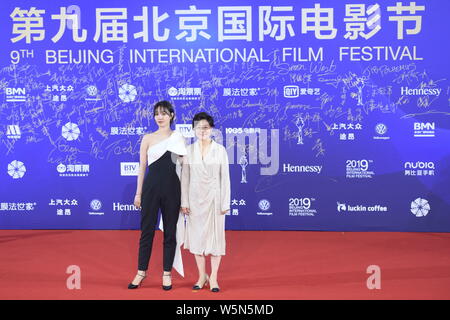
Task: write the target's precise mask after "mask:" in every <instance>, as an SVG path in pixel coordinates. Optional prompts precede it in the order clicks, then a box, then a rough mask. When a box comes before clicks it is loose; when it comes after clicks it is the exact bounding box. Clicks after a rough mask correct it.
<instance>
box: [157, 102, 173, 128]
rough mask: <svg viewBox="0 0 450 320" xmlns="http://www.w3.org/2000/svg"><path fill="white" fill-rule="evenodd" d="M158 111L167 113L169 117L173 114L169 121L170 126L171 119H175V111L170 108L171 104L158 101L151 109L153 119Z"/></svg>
mask: <svg viewBox="0 0 450 320" xmlns="http://www.w3.org/2000/svg"><path fill="white" fill-rule="evenodd" d="M158 109H162V110H163V111H166V112H167V113H169V115H170V114H171V113H173V114H174V116H173V117H172V118H171V119H170V124H172V122H173V119H174V118H175V110H174V108H173V106H172V104H171V103H170V102H169V101H166V100H163V101H158V102H157V103H156V104H155V106H154V107H153V117H156V111H157V110H158Z"/></svg>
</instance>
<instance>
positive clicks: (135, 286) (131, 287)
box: [128, 273, 147, 289]
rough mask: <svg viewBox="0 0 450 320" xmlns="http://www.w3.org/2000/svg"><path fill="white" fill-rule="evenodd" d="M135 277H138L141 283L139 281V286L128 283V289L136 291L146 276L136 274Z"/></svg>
mask: <svg viewBox="0 0 450 320" xmlns="http://www.w3.org/2000/svg"><path fill="white" fill-rule="evenodd" d="M137 275H138V276H139V277H141V281H139V284H133V282H130V283H129V284H128V289H137V288H139V287H140V286H141V285H142V282H143V281H144V279H145V278H147V275H146V274H144V275H142V274H139V273H138V274H137Z"/></svg>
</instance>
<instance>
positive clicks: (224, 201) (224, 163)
mask: <svg viewBox="0 0 450 320" xmlns="http://www.w3.org/2000/svg"><path fill="white" fill-rule="evenodd" d="M220 199H221V211H222V214H225V213H226V212H227V211H230V202H231V201H230V199H231V183H230V168H229V162H228V154H227V150H226V149H225V148H223V149H222V157H221V161H220Z"/></svg>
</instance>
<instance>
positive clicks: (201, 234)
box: [181, 141, 231, 256]
mask: <svg viewBox="0 0 450 320" xmlns="http://www.w3.org/2000/svg"><path fill="white" fill-rule="evenodd" d="M228 166H229V162H228V155H227V152H226V150H225V148H224V147H223V146H222V145H220V144H218V143H217V142H215V141H212V142H211V146H210V148H209V151H208V153H207V154H206V155H205V157H204V159H202V154H201V150H200V144H199V142H198V141H197V142H195V143H193V144H191V145H189V146H188V147H187V155H186V156H185V157H183V165H182V173H181V206H182V207H185V208H189V209H190V212H191V213H190V214H189V215H186V230H185V237H184V248H185V249H189V251H190V252H191V253H193V254H203V255H215V256H219V255H225V214H222V213H221V212H222V211H226V210H230V196H231V187H230V173H229V167H228Z"/></svg>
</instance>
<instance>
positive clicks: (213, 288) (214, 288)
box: [209, 282, 220, 292]
mask: <svg viewBox="0 0 450 320" xmlns="http://www.w3.org/2000/svg"><path fill="white" fill-rule="evenodd" d="M209 289H210V290H211V292H219V291H220V288H219V286H217V287H211V282H209Z"/></svg>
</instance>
